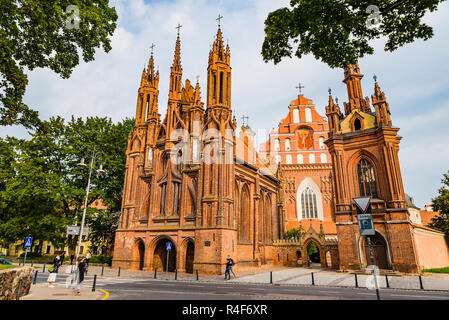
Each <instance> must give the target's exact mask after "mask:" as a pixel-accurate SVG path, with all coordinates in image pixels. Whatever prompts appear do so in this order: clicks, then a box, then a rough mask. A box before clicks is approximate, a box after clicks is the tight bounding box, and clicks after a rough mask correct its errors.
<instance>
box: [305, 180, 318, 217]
mask: <svg viewBox="0 0 449 320" xmlns="http://www.w3.org/2000/svg"><path fill="white" fill-rule="evenodd" d="M301 204H302V206H301V207H302V218H303V219H318V206H317V202H316V194H315V192H314V191H313V190H312V189H310V188H309V187H307V188H306V189H305V190H304V191H303V192H302V194H301Z"/></svg>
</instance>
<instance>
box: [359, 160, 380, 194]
mask: <svg viewBox="0 0 449 320" xmlns="http://www.w3.org/2000/svg"><path fill="white" fill-rule="evenodd" d="M357 176H358V180H359V189H360V196H361V197H368V196H371V197H373V198H377V196H378V195H377V186H376V177H375V174H374V168H373V165H372V164H371V163H370V162H369V161H367V160H366V159H362V160H360V162H359V163H358V164H357Z"/></svg>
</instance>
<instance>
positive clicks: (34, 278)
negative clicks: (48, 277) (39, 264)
mask: <svg viewBox="0 0 449 320" xmlns="http://www.w3.org/2000/svg"><path fill="white" fill-rule="evenodd" d="M38 272H39V271H38V270H36V271H34V277H33V284H36V280H37V273H38Z"/></svg>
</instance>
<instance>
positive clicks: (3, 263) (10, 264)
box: [0, 258, 12, 266]
mask: <svg viewBox="0 0 449 320" xmlns="http://www.w3.org/2000/svg"><path fill="white" fill-rule="evenodd" d="M0 264H1V265H4V266H5V265H6V266H12V263H11V262H10V261H8V260H6V259H5V258H0Z"/></svg>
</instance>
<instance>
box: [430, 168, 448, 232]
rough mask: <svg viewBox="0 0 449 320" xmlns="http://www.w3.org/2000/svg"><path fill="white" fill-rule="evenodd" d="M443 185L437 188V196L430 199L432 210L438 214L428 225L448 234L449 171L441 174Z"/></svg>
mask: <svg viewBox="0 0 449 320" xmlns="http://www.w3.org/2000/svg"><path fill="white" fill-rule="evenodd" d="M441 183H443V186H442V187H441V188H440V189H439V190H438V193H439V196H438V197H436V198H434V199H432V207H433V210H434V211H439V212H440V214H439V215H438V216H437V217H435V218H433V219H432V222H431V223H430V224H429V227H431V228H435V229H437V230H440V231H441V232H444V233H445V234H446V235H448V236H449V171H448V173H445V174H443V179H442V180H441Z"/></svg>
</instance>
